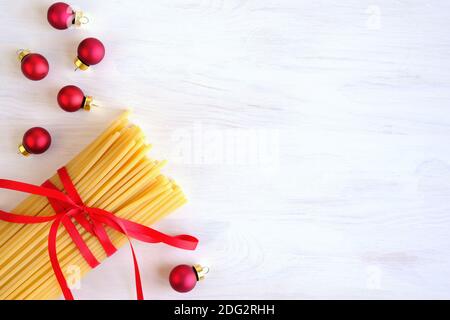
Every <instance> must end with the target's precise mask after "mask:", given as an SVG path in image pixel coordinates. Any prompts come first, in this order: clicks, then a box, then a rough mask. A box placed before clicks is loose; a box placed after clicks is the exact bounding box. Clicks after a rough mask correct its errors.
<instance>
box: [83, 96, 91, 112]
mask: <svg viewBox="0 0 450 320" xmlns="http://www.w3.org/2000/svg"><path fill="white" fill-rule="evenodd" d="M92 102H93V98H92V97H91V96H86V97H84V103H83V109H84V110H86V111H91V107H92V105H93V103H92Z"/></svg>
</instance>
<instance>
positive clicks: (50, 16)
mask: <svg viewBox="0 0 450 320" xmlns="http://www.w3.org/2000/svg"><path fill="white" fill-rule="evenodd" d="M47 21H48V23H50V25H51V26H52V27H53V28H55V29H58V30H64V29H67V28H69V27H70V26H72V25H75V26H77V27H79V26H80V25H81V24H84V23H87V22H88V21H89V19H88V18H87V17H85V16H83V12H81V11H75V10H73V9H72V7H71V6H70V5H68V4H67V3H64V2H56V3H54V4H52V5H51V6H50V7H49V8H48V11H47Z"/></svg>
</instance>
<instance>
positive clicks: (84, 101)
mask: <svg viewBox="0 0 450 320" xmlns="http://www.w3.org/2000/svg"><path fill="white" fill-rule="evenodd" d="M92 101H93V100H92V97H91V96H85V95H84V93H83V91H82V90H81V89H80V88H78V87H77V86H73V85H70V86H65V87H63V88H62V89H61V90H59V92H58V104H59V106H60V107H61V109H63V110H65V111H67V112H75V111H78V110H80V109H81V108H83V109H84V110H86V111H89V110H91V106H92V105H93V104H92Z"/></svg>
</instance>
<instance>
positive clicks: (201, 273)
mask: <svg viewBox="0 0 450 320" xmlns="http://www.w3.org/2000/svg"><path fill="white" fill-rule="evenodd" d="M194 270H195V272H196V275H197V280H198V281H200V280H203V279H205V276H206V274H207V273H208V272H209V268H208V267H203V266H201V265H199V264H194Z"/></svg>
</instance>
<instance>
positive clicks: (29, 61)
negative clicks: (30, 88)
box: [19, 50, 50, 81]
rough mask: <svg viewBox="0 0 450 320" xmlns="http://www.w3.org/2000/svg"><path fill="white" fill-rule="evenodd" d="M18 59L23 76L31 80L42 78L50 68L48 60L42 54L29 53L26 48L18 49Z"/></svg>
mask: <svg viewBox="0 0 450 320" xmlns="http://www.w3.org/2000/svg"><path fill="white" fill-rule="evenodd" d="M19 61H20V64H21V69H22V73H23V74H24V76H25V77H27V78H28V79H30V80H33V81H38V80H42V79H44V78H45V77H46V76H47V74H48V71H49V69H50V66H49V65H48V61H47V59H45V57H44V56H43V55H41V54H39V53H31V52H30V51H28V50H20V51H19Z"/></svg>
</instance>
